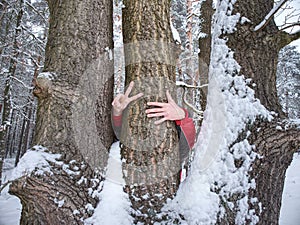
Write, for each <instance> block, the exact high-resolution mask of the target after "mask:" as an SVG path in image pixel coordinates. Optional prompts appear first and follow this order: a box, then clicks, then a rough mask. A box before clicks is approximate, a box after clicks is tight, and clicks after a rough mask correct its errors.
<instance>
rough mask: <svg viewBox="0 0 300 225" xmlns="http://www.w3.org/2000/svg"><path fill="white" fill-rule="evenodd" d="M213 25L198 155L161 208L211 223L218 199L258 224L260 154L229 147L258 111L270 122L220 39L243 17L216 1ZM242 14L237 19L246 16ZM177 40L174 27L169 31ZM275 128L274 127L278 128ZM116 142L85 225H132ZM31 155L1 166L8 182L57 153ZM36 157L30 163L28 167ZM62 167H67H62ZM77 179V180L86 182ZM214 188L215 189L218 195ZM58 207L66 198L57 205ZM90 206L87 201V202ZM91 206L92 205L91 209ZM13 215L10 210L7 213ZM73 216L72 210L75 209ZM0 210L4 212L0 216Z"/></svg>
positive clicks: (286, 202) (4, 221)
mask: <svg viewBox="0 0 300 225" xmlns="http://www.w3.org/2000/svg"><path fill="white" fill-rule="evenodd" d="M219 4H220V5H218V7H217V10H216V13H215V17H214V18H215V20H216V21H218V22H216V23H215V27H214V28H213V32H212V33H213V46H212V56H211V59H212V61H211V65H210V80H209V88H208V90H209V92H208V101H207V103H208V105H207V110H206V111H205V114H204V120H203V125H202V128H201V131H200V134H199V137H198V141H197V143H196V148H195V157H194V160H193V162H192V165H191V170H190V174H189V176H188V177H187V178H186V180H185V181H184V182H183V183H182V184H181V185H180V187H179V190H178V192H177V195H176V197H175V198H174V199H173V200H171V201H169V202H168V203H167V204H166V206H165V208H164V210H166V211H168V210H171V211H172V212H174V213H175V214H183V215H184V217H185V219H186V221H182V223H183V224H184V223H186V224H190V225H194V224H203V225H207V224H212V223H214V222H215V221H216V219H217V214H218V213H221V215H222V213H224V211H225V209H224V208H223V206H222V204H220V196H221V198H222V200H223V201H224V203H226V204H227V205H228V206H229V207H231V208H233V207H238V209H239V213H238V214H237V217H236V218H235V221H236V223H237V224H243V223H244V221H245V219H246V218H247V219H249V220H250V221H251V224H256V223H257V221H258V217H257V215H255V212H254V211H253V210H252V209H251V208H249V205H248V202H249V201H250V202H253V203H256V204H257V205H258V206H261V203H260V202H259V201H260V200H259V199H249V198H248V195H247V194H248V192H249V191H250V190H251V189H253V188H255V185H256V184H255V181H254V180H249V176H248V174H247V171H249V169H250V166H251V163H252V162H253V161H254V160H255V158H256V157H259V156H257V155H256V154H255V153H254V152H253V151H252V150H253V148H254V147H255V146H251V145H250V144H249V142H248V140H247V137H246V138H245V139H244V140H241V141H240V142H238V143H235V144H234V145H233V147H232V149H231V150H232V153H231V152H229V151H228V146H229V145H230V144H232V143H233V142H234V141H235V140H236V139H237V137H238V134H239V132H240V131H241V130H242V129H243V128H245V125H246V123H248V122H251V121H254V120H255V118H256V117H257V116H261V117H264V118H267V119H269V120H271V119H272V115H271V114H272V113H270V112H268V111H267V110H266V109H265V108H264V107H263V106H262V105H261V103H260V102H259V100H257V99H256V98H255V96H254V91H253V90H252V89H251V88H250V87H249V86H248V83H249V80H248V79H245V77H243V76H242V75H241V76H237V75H236V76H233V74H237V72H238V71H239V70H240V67H239V65H238V64H237V62H236V61H235V60H234V57H233V52H232V51H231V50H230V49H229V48H228V47H227V45H226V40H224V39H220V38H219V36H220V35H221V31H226V32H228V33H231V32H234V31H235V25H236V23H238V22H239V20H240V15H238V14H237V15H230V13H231V12H230V11H227V9H232V8H233V6H232V5H233V4H234V1H231V2H230V1H226V0H224V1H221V2H219ZM245 19H246V18H244V19H243V20H242V22H243V21H245ZM172 30H173V35H174V38H177V36H179V35H178V32H177V33H176V32H175V30H174V29H172ZM50 75H51V74H48V73H43V74H40V75H39V76H44V77H50V79H51V76H50ZM278 128H279V127H278ZM118 145H119V143H118V142H116V143H114V144H113V145H112V147H111V152H110V156H109V161H108V168H107V174H106V180H105V181H104V184H103V190H102V192H100V195H99V197H100V199H101V201H100V204H99V205H98V206H97V207H96V209H95V212H94V215H93V216H92V217H91V218H89V219H87V220H86V221H85V223H86V224H87V225H92V224H94V225H97V224H123V225H127V224H128V225H129V224H132V218H131V217H130V202H129V200H128V196H127V195H126V194H125V193H124V192H123V185H124V181H123V179H122V168H121V162H120V149H119V147H118ZM39 149H40V151H37V154H35V153H34V152H33V151H29V152H28V153H26V154H25V156H24V157H23V158H22V160H21V161H20V163H19V166H18V167H17V168H15V169H13V170H12V171H5V180H6V181H7V180H8V179H15V178H17V177H19V176H21V175H23V174H24V173H28V172H30V171H32V170H33V169H34V168H35V167H36V166H38V168H39V170H38V171H39V172H40V173H43V172H45V171H47V168H48V165H47V160H46V159H50V160H51V161H53V160H55V159H56V158H57V157H58V156H57V155H52V154H50V153H47V152H45V150H44V149H43V148H41V147H40V148H39ZM239 158H242V159H243V165H242V166H241V167H240V168H236V167H235V165H234V159H239ZM33 162H35V163H34V164H33ZM64 168H65V169H66V170H67V169H68V168H67V167H64ZM299 169H300V157H299V155H297V154H295V156H294V160H293V162H292V165H291V166H290V167H289V168H288V171H287V179H286V183H285V187H284V195H283V204H282V212H281V217H280V223H281V224H282V225H284V224H297V222H298V221H299V219H300V218H299V214H298V212H297V209H299V207H300V201H299V200H300V193H299V189H300V174H299V172H298V171H299ZM84 179H85V178H82V180H81V182H84ZM212 189H218V190H220V191H219V194H216V193H215V192H214V191H212ZM7 191H8V188H7V187H6V188H5V189H4V190H3V191H2V194H1V196H0V203H1V204H0V214H1V218H0V225H9V224H18V220H19V216H20V208H21V206H20V203H19V201H18V200H17V199H16V198H15V197H12V196H10V195H9V194H8V193H7ZM232 193H243V194H245V195H244V196H243V197H242V198H241V199H239V200H238V203H237V205H234V203H232V202H230V201H229V200H228V197H230V194H232ZM57 204H58V206H60V205H61V204H63V202H57ZM86 207H87V208H90V205H87V206H86ZM91 210H93V209H92V208H91ZM12 213H13V214H12ZM74 213H76V212H74ZM2 215H4V216H2Z"/></svg>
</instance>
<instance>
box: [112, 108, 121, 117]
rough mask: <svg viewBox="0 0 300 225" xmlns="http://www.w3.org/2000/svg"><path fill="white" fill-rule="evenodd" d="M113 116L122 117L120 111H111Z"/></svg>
mask: <svg viewBox="0 0 300 225" xmlns="http://www.w3.org/2000/svg"><path fill="white" fill-rule="evenodd" d="M113 116H122V111H121V110H115V109H113Z"/></svg>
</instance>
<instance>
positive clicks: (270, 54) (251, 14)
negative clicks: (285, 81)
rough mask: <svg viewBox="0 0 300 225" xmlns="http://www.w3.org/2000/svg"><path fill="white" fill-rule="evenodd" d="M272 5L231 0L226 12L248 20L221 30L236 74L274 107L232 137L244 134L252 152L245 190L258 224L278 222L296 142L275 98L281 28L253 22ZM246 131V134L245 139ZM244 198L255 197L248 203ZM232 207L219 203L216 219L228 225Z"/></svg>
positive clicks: (298, 141)
mask: <svg viewBox="0 0 300 225" xmlns="http://www.w3.org/2000/svg"><path fill="white" fill-rule="evenodd" d="M273 4H274V2H273V1H270V0H265V1H263V2H261V1H258V0H254V1H237V2H236V3H235V4H234V11H233V13H232V14H236V13H240V14H241V17H245V18H247V19H249V21H251V22H245V23H238V24H237V29H236V31H235V32H234V33H232V34H224V37H225V36H226V38H228V42H227V43H228V46H229V47H230V49H231V50H232V51H233V52H234V58H235V60H236V61H237V62H238V64H239V65H240V66H241V70H240V75H244V76H245V78H246V79H247V78H251V79H252V82H251V84H249V85H250V87H251V88H253V89H254V90H255V95H256V97H257V98H258V99H259V100H260V102H261V103H262V104H263V105H264V106H265V107H266V108H267V109H268V110H270V111H274V112H276V114H275V115H274V119H273V120H272V121H266V120H262V119H260V118H257V119H256V121H255V122H254V123H253V124H250V123H249V124H248V127H246V128H245V130H244V131H241V133H240V136H239V138H238V140H237V142H239V140H244V139H248V141H249V143H250V144H251V145H254V146H255V149H254V152H255V153H257V154H258V157H256V159H255V161H254V162H253V164H252V166H251V167H250V168H251V170H250V171H248V173H249V182H250V181H251V180H252V179H254V180H255V184H256V187H255V189H250V193H249V196H248V199H249V202H248V204H249V206H250V208H251V209H254V210H255V215H258V217H259V221H258V222H257V224H259V225H268V224H272V225H273V224H274V225H276V224H278V222H279V213H280V207H281V199H282V192H283V186H284V179H285V173H286V169H287V168H288V166H289V165H290V163H291V161H292V157H293V153H294V152H295V151H296V150H297V149H299V147H300V138H299V137H300V132H299V129H298V130H297V129H296V128H294V127H292V126H288V124H287V123H286V122H284V121H285V119H286V118H287V117H286V115H285V114H284V113H283V111H282V108H281V106H280V104H279V99H278V97H277V89H276V69H277V62H278V54H279V50H280V49H281V47H282V45H281V44H280V43H281V38H282V33H281V32H280V31H279V30H278V28H277V26H276V25H275V22H274V20H273V19H272V20H271V21H270V22H269V23H268V24H267V26H265V27H264V29H262V30H259V31H257V32H255V31H254V27H255V26H256V25H257V24H259V23H260V22H261V21H262V20H263V19H264V17H265V16H266V15H267V14H268V13H269V11H270V10H271V9H272V7H273ZM247 131H248V132H249V131H250V133H251V135H250V136H249V137H248V138H247V137H246V136H247V135H246V133H247ZM229 151H231V147H229ZM242 164H243V160H237V161H236V162H235V165H236V167H237V168H239V167H240V166H242ZM243 196H244V195H243V194H242V193H241V194H240V195H234V196H230V198H231V199H228V201H230V200H231V201H232V200H233V199H234V200H235V202H237V201H236V200H237V199H241V198H243ZM250 199H257V201H256V202H251V201H250ZM221 201H222V200H221ZM237 208H238V206H235V207H231V209H230V208H229V207H226V206H225V210H226V213H225V216H223V217H222V218H221V217H220V218H219V219H218V224H233V223H234V222H235V216H236V215H237ZM245 221H246V222H245V224H251V220H250V219H249V218H245Z"/></svg>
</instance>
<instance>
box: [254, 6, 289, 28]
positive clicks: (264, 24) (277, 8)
mask: <svg viewBox="0 0 300 225" xmlns="http://www.w3.org/2000/svg"><path fill="white" fill-rule="evenodd" d="M287 1H288V0H281V1H280V2H279V3H278V4H277V5H275V6H274V7H273V9H272V10H271V11H270V12H269V13H268V14H267V16H266V17H265V18H264V19H263V21H261V22H260V24H258V25H257V26H256V27H255V28H254V31H260V30H262V29H264V27H265V26H267V24H268V23H269V22H270V20H271V19H272V17H273V16H274V15H275V13H276V12H277V11H278V10H279V9H280V8H281V6H282V5H283V4H284V3H286V2H287Z"/></svg>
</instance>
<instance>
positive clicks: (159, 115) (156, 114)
mask: <svg viewBox="0 0 300 225" xmlns="http://www.w3.org/2000/svg"><path fill="white" fill-rule="evenodd" d="M161 116H165V113H164V112H160V113H151V114H147V117H161Z"/></svg>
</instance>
